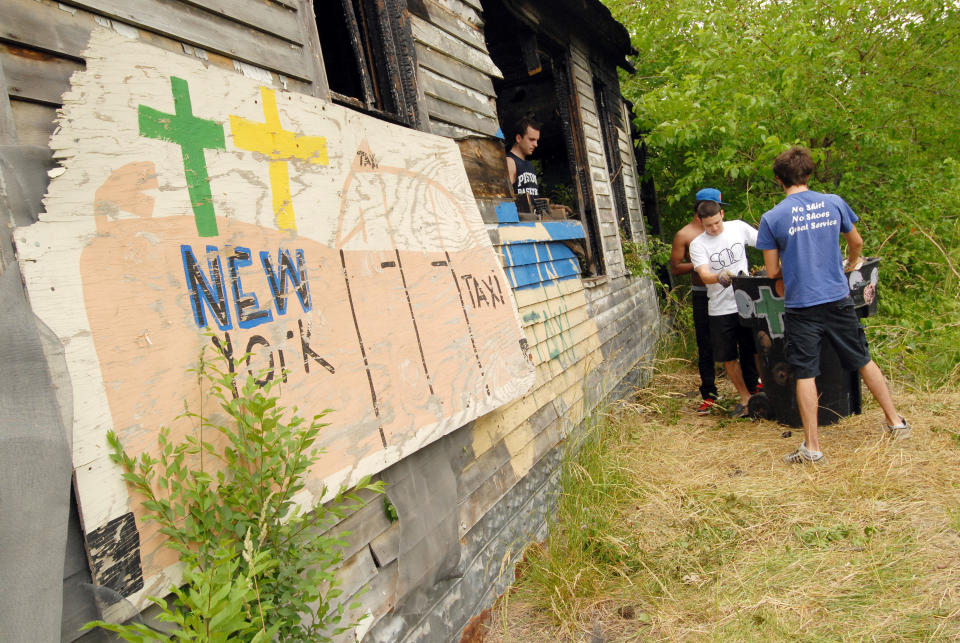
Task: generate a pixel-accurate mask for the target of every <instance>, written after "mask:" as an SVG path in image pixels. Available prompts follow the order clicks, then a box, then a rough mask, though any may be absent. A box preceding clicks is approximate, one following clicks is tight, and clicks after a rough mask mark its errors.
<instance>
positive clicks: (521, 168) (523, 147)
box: [507, 117, 540, 199]
mask: <svg viewBox="0 0 960 643" xmlns="http://www.w3.org/2000/svg"><path fill="white" fill-rule="evenodd" d="M539 142H540V123H538V122H537V121H535V120H533V119H532V118H527V117H524V118H521V119H520V120H519V121H518V122H517V126H516V128H514V135H513V146H512V147H511V148H510V151H508V152H507V172H508V173H509V175H510V185H511V186H512V187H513V193H514V195H516V196H519V195H521V194H528V195H530V198H531V199H532V198H534V197H536V196H537V195H538V194H539V191H538V188H537V172H536V170H534V169H533V163H531V162H530V161H528V160H527V158H528V157H529V156H530V155H531V154H533V151H534V150H535V149H537V144H538V143H539Z"/></svg>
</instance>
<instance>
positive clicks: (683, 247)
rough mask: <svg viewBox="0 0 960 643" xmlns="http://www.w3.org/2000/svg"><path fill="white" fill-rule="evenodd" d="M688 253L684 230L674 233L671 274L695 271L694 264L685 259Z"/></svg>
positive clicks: (671, 251)
mask: <svg viewBox="0 0 960 643" xmlns="http://www.w3.org/2000/svg"><path fill="white" fill-rule="evenodd" d="M686 253H687V243H686V241H685V239H684V235H683V231H682V230H681V231H680V232H678V233H677V234H675V235H673V248H672V249H671V250H670V274H672V275H685V274H687V273H688V272H693V264H692V263H687V262H686V261H684V260H683V258H684V255H685V254H686Z"/></svg>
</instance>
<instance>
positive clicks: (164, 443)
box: [86, 351, 383, 642]
mask: <svg viewBox="0 0 960 643" xmlns="http://www.w3.org/2000/svg"><path fill="white" fill-rule="evenodd" d="M232 366H233V364H230V363H229V358H227V357H226V356H225V355H223V353H222V351H221V352H220V353H219V354H217V355H215V358H214V359H213V361H212V362H211V361H207V359H206V351H204V352H203V353H201V357H200V364H199V366H198V368H197V369H196V370H195V371H194V372H196V374H197V381H198V384H199V385H200V386H201V389H202V387H203V386H204V384H206V385H208V386H209V389H208V390H207V391H206V394H205V395H204V396H202V398H203V399H205V400H206V399H211V400H213V401H214V402H215V403H216V404H217V408H218V410H219V411H222V412H223V413H224V414H225V418H224V419H223V420H222V421H221V419H219V418H218V417H214V416H206V415H203V414H197V413H194V412H192V411H190V410H189V409H187V410H185V411H184V413H183V414H182V416H181V418H189V419H192V420H193V421H195V422H196V429H195V431H194V432H192V433H188V434H187V435H186V436H185V437H184V438H183V439H182V440H181V441H179V442H173V441H171V439H170V430H169V428H163V429H161V430H160V432H159V436H158V438H157V440H158V445H159V447H160V448H159V456H157V457H153V456H151V455H150V454H147V453H144V454H140V455H139V456H131V455H129V454H128V453H127V452H126V451H125V450H124V448H123V445H122V444H121V442H120V440H119V438H118V436H117V435H116V434H115V433H113V432H110V433H109V434H108V442H109V444H110V448H111V449H112V453H111V459H112V460H113V461H114V462H115V463H117V464H118V465H120V466H121V467H122V468H123V471H124V473H123V477H124V479H125V480H126V481H127V483H128V484H129V485H130V486H131V488H132V489H133V490H134V491H135V492H136V493H137V494H139V495H141V496H142V497H143V498H145V500H144V502H143V508H144V510H145V511H146V515H145V517H144V520H147V521H152V522H156V523H158V524H159V525H160V532H161V533H162V534H164V535H165V536H166V537H167V541H166V543H165V546H167V547H170V548H171V549H173V550H175V551H176V552H177V553H178V554H179V557H180V562H181V563H182V565H183V570H184V572H183V580H184V584H183V585H182V586H181V587H175V588H173V589H172V591H173V597H172V601H170V602H168V601H167V600H165V599H163V598H160V597H151V598H150V600H151V601H153V602H154V603H155V604H156V605H157V606H158V607H159V609H160V613H159V616H158V617H157V618H158V620H159V621H163V622H166V623H169V624H171V625H172V632H168V633H163V632H158V631H157V630H154V629H152V628H150V627H148V626H146V625H143V624H139V623H130V624H125V625H119V624H114V623H106V622H103V621H95V622H92V623H88V624H87V626H86V627H87V628H92V627H96V626H99V627H102V628H104V629H107V630H110V631H113V632H116V633H117V634H119V635H120V636H121V637H122V638H123V639H124V640H127V641H136V642H139V641H154V640H171V639H172V640H177V641H181V640H182V641H209V642H213V641H226V640H230V641H274V640H279V641H311V642H314V641H328V640H330V636H331V635H333V634H336V633H339V632H342V631H344V630H345V629H347V627H350V626H351V625H354V624H347V625H344V624H342V623H341V621H342V619H343V614H344V608H345V605H344V604H343V602H342V601H339V600H338V599H340V598H341V594H340V590H339V589H338V588H337V586H338V579H337V577H336V575H335V573H334V572H335V569H336V567H337V565H338V564H339V563H340V562H341V560H342V552H343V547H344V546H345V545H346V541H345V540H344V536H345V534H333V533H331V532H330V529H331V527H333V525H335V524H336V523H337V522H338V521H339V520H340V519H342V518H343V517H344V515H345V514H346V513H347V512H348V511H351V510H354V509H356V508H358V507H359V506H361V505H362V500H361V499H360V498H359V497H358V496H357V495H356V492H357V491H360V490H372V491H375V492H381V491H382V488H383V483H382V482H376V483H372V482H370V480H369V478H364V479H363V480H361V481H360V482H359V483H357V485H356V486H355V488H354V490H353V491H352V492H349V493H348V492H347V491H346V490H345V489H343V488H341V489H340V490H339V492H338V493H337V494H336V497H335V498H334V499H333V500H332V501H331V502H329V503H326V504H323V505H318V506H317V507H316V508H315V509H313V510H312V511H310V512H309V513H300V511H299V510H298V507H297V506H296V505H295V503H294V496H296V494H297V493H298V492H299V491H301V490H302V489H303V488H304V485H305V478H306V475H307V473H308V471H309V469H310V467H311V465H313V464H314V463H315V462H316V460H317V458H318V457H319V456H320V454H321V453H322V451H321V450H320V449H316V448H314V447H313V444H314V442H315V441H316V439H317V436H318V434H319V432H320V430H321V429H322V428H323V427H324V426H326V425H325V424H324V423H322V422H321V419H322V418H323V416H324V415H325V414H326V413H328V412H329V410H326V411H324V412H322V413H320V414H318V415H315V416H314V417H313V418H312V419H311V420H306V419H304V418H303V417H301V416H299V415H297V409H296V408H293V409H291V410H290V411H289V412H288V410H287V409H286V408H284V407H283V406H281V405H280V398H279V396H278V395H274V394H272V391H273V389H274V387H275V386H277V385H278V384H279V383H280V382H281V381H282V379H283V378H276V379H272V380H270V381H267V378H263V379H261V380H259V382H258V380H257V378H256V377H254V376H253V375H250V376H248V377H247V378H246V380H245V381H244V382H243V385H242V386H239V387H238V386H237V382H236V378H235V375H234V373H233V371H234V369H233V368H232ZM221 417H222V416H221Z"/></svg>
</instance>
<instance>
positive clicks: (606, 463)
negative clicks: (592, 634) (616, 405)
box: [508, 412, 640, 634]
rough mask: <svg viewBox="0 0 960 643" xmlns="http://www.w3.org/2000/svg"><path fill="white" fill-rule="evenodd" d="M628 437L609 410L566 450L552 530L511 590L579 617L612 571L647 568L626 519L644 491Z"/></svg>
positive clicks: (563, 617) (556, 616) (559, 617)
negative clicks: (625, 445) (634, 472)
mask: <svg viewBox="0 0 960 643" xmlns="http://www.w3.org/2000/svg"><path fill="white" fill-rule="evenodd" d="M623 437H624V436H623V435H622V434H621V432H620V431H619V429H618V427H617V425H616V423H615V421H614V420H613V418H612V416H611V415H609V414H606V413H599V412H598V413H595V414H594V415H593V416H591V417H589V418H588V419H587V420H585V423H584V428H583V429H582V432H581V433H580V435H579V436H576V437H572V438H571V439H570V442H569V443H568V445H567V447H566V450H565V452H564V455H563V460H562V464H561V469H560V485H559V486H560V491H559V494H558V497H557V506H556V509H555V511H554V513H553V515H552V517H551V519H550V530H549V536H548V538H547V540H546V542H545V543H542V544H533V545H532V546H530V547H529V548H528V549H527V551H526V552H525V555H524V560H523V561H522V562H521V563H520V564H519V565H518V570H517V575H518V577H519V580H518V583H517V585H516V586H515V588H513V589H512V590H511V594H515V595H517V596H518V597H520V599H521V600H524V601H529V602H530V603H531V604H533V605H536V607H537V609H539V610H541V611H542V612H543V613H544V614H549V615H551V616H552V619H553V620H555V622H557V623H572V622H574V621H575V620H576V619H577V615H578V614H580V613H581V612H582V611H583V610H584V609H585V608H586V606H587V605H588V604H589V602H590V601H591V600H592V599H593V597H595V596H597V595H599V594H602V593H603V592H604V591H605V590H606V589H607V588H608V587H609V586H610V580H611V579H612V578H618V577H628V576H630V575H633V574H635V573H636V572H637V571H638V569H639V568H640V562H639V560H638V558H637V557H636V553H637V551H638V550H637V547H636V545H637V543H636V541H635V538H634V535H633V534H632V533H631V530H630V529H629V527H628V525H627V524H626V523H625V522H624V520H623V514H624V512H625V511H626V510H628V509H629V508H630V507H632V505H631V503H632V502H633V500H634V499H635V494H636V489H635V487H634V486H633V484H632V483H631V476H630V473H629V470H630V463H629V462H627V461H626V460H624V459H621V458H619V457H618V456H617V454H618V453H620V452H621V449H620V447H621V443H622V440H623ZM508 600H509V599H508ZM569 633H570V632H568V634H569Z"/></svg>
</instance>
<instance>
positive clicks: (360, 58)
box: [313, 0, 423, 129]
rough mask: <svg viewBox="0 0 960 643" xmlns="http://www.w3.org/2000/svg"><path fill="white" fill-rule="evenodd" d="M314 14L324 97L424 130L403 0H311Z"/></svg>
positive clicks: (414, 57) (411, 43)
mask: <svg viewBox="0 0 960 643" xmlns="http://www.w3.org/2000/svg"><path fill="white" fill-rule="evenodd" d="M313 16H314V20H315V22H316V27H317V37H318V39H319V45H320V47H319V50H320V58H321V63H322V68H323V72H324V74H325V76H326V81H327V89H328V94H329V95H328V98H329V99H330V100H332V101H333V102H335V103H339V104H342V105H345V106H348V107H352V108H354V109H357V110H360V111H363V112H366V113H368V114H370V115H372V116H376V117H378V118H381V119H384V120H388V121H391V122H394V123H398V124H401V125H407V126H410V127H414V128H417V129H422V128H423V116H422V113H421V111H422V110H421V109H420V105H419V97H418V92H417V80H416V78H417V76H416V69H417V60H416V52H415V50H414V43H413V35H412V32H411V29H410V18H409V14H408V12H407V6H406V2H405V0H313ZM321 22H322V23H323V24H321ZM344 58H348V60H344ZM333 65H339V66H340V67H337V68H334V67H333Z"/></svg>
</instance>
